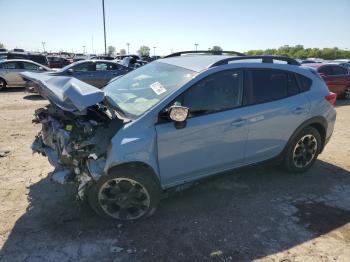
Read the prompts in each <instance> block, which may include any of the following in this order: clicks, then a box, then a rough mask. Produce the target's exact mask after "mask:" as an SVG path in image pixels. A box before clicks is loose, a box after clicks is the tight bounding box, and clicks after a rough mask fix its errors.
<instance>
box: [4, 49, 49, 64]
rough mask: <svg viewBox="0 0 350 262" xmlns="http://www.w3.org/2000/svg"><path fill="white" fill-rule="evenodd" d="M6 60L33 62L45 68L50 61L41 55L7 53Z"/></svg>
mask: <svg viewBox="0 0 350 262" xmlns="http://www.w3.org/2000/svg"><path fill="white" fill-rule="evenodd" d="M4 56H5V55H4ZM6 59H7V60H10V59H24V60H31V61H34V62H36V63H39V64H41V65H43V66H48V65H49V61H48V60H47V58H46V56H45V55H42V54H39V53H28V52H7V54H6Z"/></svg>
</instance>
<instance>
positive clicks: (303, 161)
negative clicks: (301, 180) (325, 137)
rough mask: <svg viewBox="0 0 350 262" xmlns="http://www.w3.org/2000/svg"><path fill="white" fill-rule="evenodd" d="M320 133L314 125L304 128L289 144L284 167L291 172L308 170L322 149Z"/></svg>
mask: <svg viewBox="0 0 350 262" xmlns="http://www.w3.org/2000/svg"><path fill="white" fill-rule="evenodd" d="M321 147H322V140H321V136H320V133H319V132H318V131H317V129H316V128H314V127H311V126H309V127H306V128H304V129H303V130H302V131H301V132H300V133H299V134H298V135H297V136H296V137H294V138H293V139H292V140H291V141H290V143H289V144H288V146H287V150H286V154H285V158H284V168H285V169H286V171H288V172H290V173H303V172H306V171H307V170H308V169H309V168H310V167H311V166H312V165H313V164H314V162H315V161H316V159H317V156H318V154H319V153H320V151H321Z"/></svg>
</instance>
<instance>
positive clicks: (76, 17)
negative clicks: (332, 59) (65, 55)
mask: <svg viewBox="0 0 350 262" xmlns="http://www.w3.org/2000/svg"><path fill="white" fill-rule="evenodd" d="M0 10H2V11H1V23H0V42H1V43H3V44H4V45H5V47H6V48H8V49H13V48H15V47H18V48H24V49H25V50H31V51H42V50H43V46H42V42H45V48H46V50H47V51H60V50H65V51H69V52H72V51H74V52H83V46H85V49H86V52H88V53H103V52H104V40H103V19H102V0H0ZM105 10H106V31H107V46H108V45H113V46H115V47H116V49H117V51H119V50H120V49H121V48H124V49H127V45H126V43H130V53H136V51H137V50H138V48H139V47H140V46H141V45H147V46H149V47H150V48H151V51H152V52H151V54H152V55H153V51H154V49H153V47H156V49H155V52H156V55H166V54H169V53H170V52H171V51H173V52H175V51H182V50H194V49H195V46H194V44H195V43H198V49H201V50H207V49H208V48H210V47H212V46H213V45H219V46H221V47H222V48H223V49H224V50H235V51H239V52H243V51H248V50H251V49H266V48H278V47H280V46H283V45H297V44H302V45H304V46H305V47H318V48H323V47H335V46H337V47H338V48H342V49H350V0H211V1H208V0H192V1H190V0H187V1H186V0H175V1H170V0H132V1H130V0H129V1H127V0H124V1H120V0H105Z"/></svg>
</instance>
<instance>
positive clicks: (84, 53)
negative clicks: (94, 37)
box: [83, 45, 85, 54]
mask: <svg viewBox="0 0 350 262" xmlns="http://www.w3.org/2000/svg"><path fill="white" fill-rule="evenodd" d="M83 48H84V51H83V54H85V46H84V45H83Z"/></svg>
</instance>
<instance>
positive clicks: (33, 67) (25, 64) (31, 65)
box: [23, 62, 39, 70]
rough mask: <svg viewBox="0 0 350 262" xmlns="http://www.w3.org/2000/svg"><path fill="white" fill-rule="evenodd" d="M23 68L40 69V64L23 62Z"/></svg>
mask: <svg viewBox="0 0 350 262" xmlns="http://www.w3.org/2000/svg"><path fill="white" fill-rule="evenodd" d="M23 68H24V69H26V70H39V66H38V65H36V64H32V63H28V62H23Z"/></svg>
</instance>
